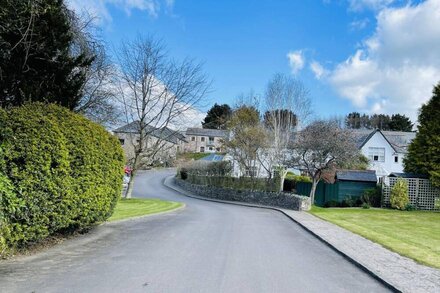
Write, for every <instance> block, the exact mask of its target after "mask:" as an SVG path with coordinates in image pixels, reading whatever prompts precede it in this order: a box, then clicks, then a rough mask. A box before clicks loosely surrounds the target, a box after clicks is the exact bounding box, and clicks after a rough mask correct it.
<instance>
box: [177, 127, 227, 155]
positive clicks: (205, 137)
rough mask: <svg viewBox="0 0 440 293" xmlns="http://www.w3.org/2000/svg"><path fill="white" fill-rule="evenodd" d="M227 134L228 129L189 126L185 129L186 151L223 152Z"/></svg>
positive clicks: (184, 149)
mask: <svg viewBox="0 0 440 293" xmlns="http://www.w3.org/2000/svg"><path fill="white" fill-rule="evenodd" d="M226 136H227V131H226V130H219V129H205V128H188V129H187V130H186V131H185V143H184V144H183V151H184V152H193V153H206V152H208V153H214V152H222V151H224V148H223V140H224V139H225V138H226Z"/></svg>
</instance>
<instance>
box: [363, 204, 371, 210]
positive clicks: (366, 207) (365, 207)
mask: <svg viewBox="0 0 440 293" xmlns="http://www.w3.org/2000/svg"><path fill="white" fill-rule="evenodd" d="M370 207H371V206H370V205H369V204H368V203H366V202H364V203H363V204H362V208H363V209H369V208H370Z"/></svg>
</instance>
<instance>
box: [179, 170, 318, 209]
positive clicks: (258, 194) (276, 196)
mask: <svg viewBox="0 0 440 293" xmlns="http://www.w3.org/2000/svg"><path fill="white" fill-rule="evenodd" d="M175 183H176V185H178V186H180V187H181V188H183V189H185V190H187V191H189V192H191V193H194V194H196V195H198V196H201V197H207V198H212V199H219V200H227V201H239V202H246V203H252V204H258V205H264V206H271V207H278V208H283V209H291V210H296V211H306V210H309V209H310V198H309V197H307V196H301V195H297V194H293V193H286V192H264V191H252V190H234V189H230V188H221V187H214V186H207V185H196V184H191V183H189V182H187V181H185V180H182V179H180V178H175Z"/></svg>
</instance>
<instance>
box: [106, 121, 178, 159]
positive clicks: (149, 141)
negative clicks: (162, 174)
mask: <svg viewBox="0 0 440 293" xmlns="http://www.w3.org/2000/svg"><path fill="white" fill-rule="evenodd" d="M139 128H140V122H139V121H133V122H131V123H129V124H126V125H124V126H122V127H119V128H117V129H115V130H114V131H113V133H114V134H115V135H116V136H117V137H118V138H119V142H120V143H121V146H122V149H123V150H124V153H125V156H126V159H127V161H128V162H130V160H132V159H133V158H134V150H135V146H137V145H138V143H139V136H140V135H139V132H140V130H139ZM145 132H146V133H147V137H146V138H145V142H144V145H145V147H144V149H145V157H144V158H143V161H144V162H143V163H144V164H145V165H154V164H160V165H163V164H165V165H167V164H169V163H171V162H172V161H174V160H175V159H176V155H177V153H178V152H179V151H181V147H182V144H183V143H184V142H185V136H184V135H182V134H181V133H179V132H178V131H175V130H172V129H170V128H167V127H163V128H156V127H153V126H149V125H146V126H145Z"/></svg>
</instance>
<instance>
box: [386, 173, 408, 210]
mask: <svg viewBox="0 0 440 293" xmlns="http://www.w3.org/2000/svg"><path fill="white" fill-rule="evenodd" d="M390 204H391V207H392V208H395V209H398V210H403V209H405V207H406V205H407V204H409V197H408V183H407V182H406V180H403V179H402V178H398V179H397V181H396V183H395V184H394V186H393V188H392V189H391V194H390Z"/></svg>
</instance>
